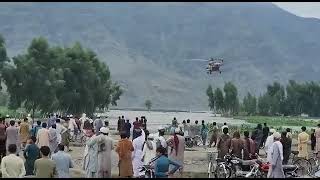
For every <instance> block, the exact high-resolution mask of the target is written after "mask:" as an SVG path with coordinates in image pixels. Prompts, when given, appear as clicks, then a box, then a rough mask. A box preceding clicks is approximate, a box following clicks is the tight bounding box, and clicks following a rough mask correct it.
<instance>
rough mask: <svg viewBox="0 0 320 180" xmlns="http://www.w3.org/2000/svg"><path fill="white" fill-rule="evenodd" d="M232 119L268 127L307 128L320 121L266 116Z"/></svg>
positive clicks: (314, 125)
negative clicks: (264, 124)
mask: <svg viewBox="0 0 320 180" xmlns="http://www.w3.org/2000/svg"><path fill="white" fill-rule="evenodd" d="M234 119H242V120H245V121H246V122H248V123H253V124H259V123H260V124H263V123H267V124H268V125H269V126H280V127H281V126H309V127H316V126H317V124H318V123H319V122H320V121H316V120H305V119H303V118H298V117H268V116H241V117H240V116H238V117H234Z"/></svg>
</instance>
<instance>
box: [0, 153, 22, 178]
mask: <svg viewBox="0 0 320 180" xmlns="http://www.w3.org/2000/svg"><path fill="white" fill-rule="evenodd" d="M1 172H2V178H22V177H24V176H25V174H26V170H25V167H24V162H23V160H22V159H21V158H20V157H18V156H16V155H15V154H9V155H8V156H5V157H4V158H2V161H1Z"/></svg>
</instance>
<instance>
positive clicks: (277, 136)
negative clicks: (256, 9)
mask: <svg viewBox="0 0 320 180" xmlns="http://www.w3.org/2000/svg"><path fill="white" fill-rule="evenodd" d="M273 138H275V139H280V138H281V134H280V133H278V132H274V133H273Z"/></svg>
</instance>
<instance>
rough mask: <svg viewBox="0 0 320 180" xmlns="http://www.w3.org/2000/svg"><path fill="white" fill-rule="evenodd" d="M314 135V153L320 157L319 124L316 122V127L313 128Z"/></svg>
mask: <svg viewBox="0 0 320 180" xmlns="http://www.w3.org/2000/svg"><path fill="white" fill-rule="evenodd" d="M314 135H315V137H316V151H315V152H316V153H317V158H318V159H320V124H318V128H317V129H316V130H315V133H314Z"/></svg>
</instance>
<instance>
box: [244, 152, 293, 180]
mask: <svg viewBox="0 0 320 180" xmlns="http://www.w3.org/2000/svg"><path fill="white" fill-rule="evenodd" d="M256 156H257V160H256V161H255V164H254V165H253V166H252V168H251V171H250V172H249V173H248V174H246V175H245V177H246V178H250V177H254V178H267V175H268V171H269V167H270V164H269V163H267V162H263V160H262V159H261V158H260V157H259V156H258V155H256ZM282 168H283V172H284V175H285V178H296V177H299V175H298V173H297V170H298V169H299V167H298V166H297V165H283V166H282Z"/></svg>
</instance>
